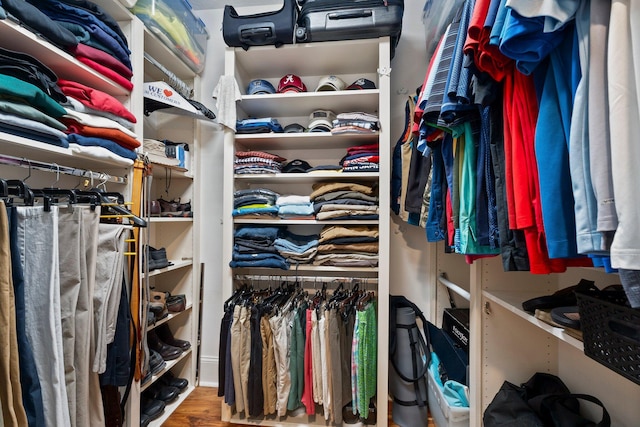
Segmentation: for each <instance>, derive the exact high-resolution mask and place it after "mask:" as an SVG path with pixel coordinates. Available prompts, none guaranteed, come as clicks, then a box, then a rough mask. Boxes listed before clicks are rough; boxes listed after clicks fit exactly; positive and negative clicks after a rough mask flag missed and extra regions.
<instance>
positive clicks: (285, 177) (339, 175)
mask: <svg viewBox="0 0 640 427" xmlns="http://www.w3.org/2000/svg"><path fill="white" fill-rule="evenodd" d="M379 177H380V173H379V172H313V173H274V174H246V175H234V177H233V178H234V179H237V180H241V181H292V182H293V181H313V180H317V179H318V178H320V179H326V178H331V179H337V180H341V179H347V180H348V179H354V178H356V179H362V178H369V179H378V178H379Z"/></svg>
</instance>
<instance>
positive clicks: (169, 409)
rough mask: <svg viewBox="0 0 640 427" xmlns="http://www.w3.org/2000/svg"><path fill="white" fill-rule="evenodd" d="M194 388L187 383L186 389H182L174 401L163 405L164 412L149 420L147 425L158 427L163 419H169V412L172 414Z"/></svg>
mask: <svg viewBox="0 0 640 427" xmlns="http://www.w3.org/2000/svg"><path fill="white" fill-rule="evenodd" d="M195 389H196V388H195V386H194V385H192V384H189V386H188V387H187V389H186V390H185V391H183V392H182V393H180V395H179V396H178V398H177V399H176V400H175V402H171V403H169V404H168V405H167V406H165V407H164V412H163V413H162V414H161V415H160V416H159V417H158V418H156V419H155V420H153V421H151V422H150V423H149V426H158V427H160V426H161V425H162V424H163V423H164V422H165V421H167V420H168V419H169V417H170V416H171V414H173V413H174V412H175V410H176V409H178V407H179V406H180V405H181V404H182V402H184V401H185V400H186V399H187V397H189V395H190V394H191V393H192V392H193V391H194V390H195Z"/></svg>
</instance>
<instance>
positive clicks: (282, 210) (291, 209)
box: [276, 195, 315, 220]
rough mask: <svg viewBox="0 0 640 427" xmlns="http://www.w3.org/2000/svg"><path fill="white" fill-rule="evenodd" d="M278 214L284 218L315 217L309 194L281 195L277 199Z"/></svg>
mask: <svg viewBox="0 0 640 427" xmlns="http://www.w3.org/2000/svg"><path fill="white" fill-rule="evenodd" d="M276 206H277V207H278V216H279V217H280V218H282V219H311V220H313V219H315V216H314V211H313V204H312V203H311V199H310V198H309V196H296V195H289V196H280V197H278V200H276Z"/></svg>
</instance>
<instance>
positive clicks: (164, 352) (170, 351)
mask: <svg viewBox="0 0 640 427" xmlns="http://www.w3.org/2000/svg"><path fill="white" fill-rule="evenodd" d="M147 343H148V344H149V348H150V349H152V350H155V351H157V352H158V353H160V356H162V358H163V359H164V360H174V359H177V358H178V357H180V355H181V354H182V349H180V348H178V347H174V346H172V345H169V344H166V343H165V342H163V341H161V340H160V338H158V335H157V334H156V332H155V330H151V331H149V332H147Z"/></svg>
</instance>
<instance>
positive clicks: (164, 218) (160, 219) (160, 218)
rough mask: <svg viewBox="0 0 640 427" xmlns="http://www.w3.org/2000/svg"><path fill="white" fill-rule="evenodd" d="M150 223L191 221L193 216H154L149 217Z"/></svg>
mask: <svg viewBox="0 0 640 427" xmlns="http://www.w3.org/2000/svg"><path fill="white" fill-rule="evenodd" d="M149 222H151V223H171V222H193V217H192V216H190V217H173V216H156V217H151V218H149Z"/></svg>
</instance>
